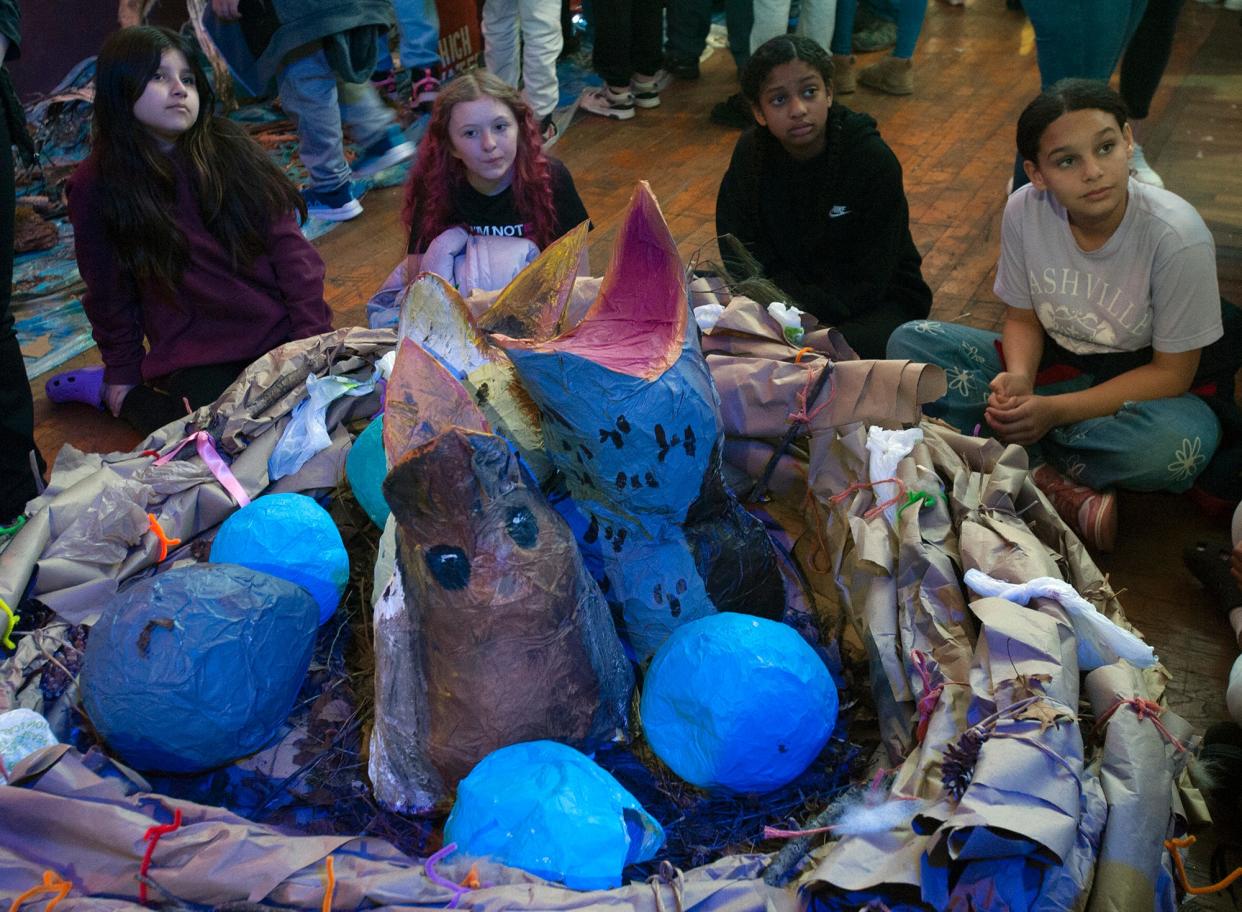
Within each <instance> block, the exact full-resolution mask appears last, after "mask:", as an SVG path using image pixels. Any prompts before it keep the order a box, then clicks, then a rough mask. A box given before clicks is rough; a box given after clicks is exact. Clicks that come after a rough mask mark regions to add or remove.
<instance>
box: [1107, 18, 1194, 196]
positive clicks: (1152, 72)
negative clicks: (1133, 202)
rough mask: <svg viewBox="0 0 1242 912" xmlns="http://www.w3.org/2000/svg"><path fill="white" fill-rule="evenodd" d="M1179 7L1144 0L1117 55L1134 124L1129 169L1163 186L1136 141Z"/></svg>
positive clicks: (1170, 45)
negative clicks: (1135, 24) (1122, 51)
mask: <svg viewBox="0 0 1242 912" xmlns="http://www.w3.org/2000/svg"><path fill="white" fill-rule="evenodd" d="M1181 11H1182V0H1147V9H1146V11H1144V13H1143V18H1142V19H1140V20H1139V24H1138V28H1136V29H1135V30H1134V37H1132V38H1131V39H1130V43H1129V44H1128V45H1127V46H1126V53H1125V56H1124V57H1122V58H1121V99H1122V101H1124V102H1125V103H1126V109H1127V110H1128V111H1129V112H1130V124H1131V126H1132V127H1133V128H1134V152H1133V153H1132V154H1131V156H1130V171H1131V173H1133V174H1134V176H1135V178H1137V179H1138V180H1141V181H1142V182H1143V183H1145V184H1151V185H1152V186H1153V187H1163V186H1164V181H1162V180H1161V179H1160V175H1159V174H1157V173H1156V172H1155V171H1154V170H1152V167H1151V165H1149V164H1147V156H1146V155H1144V154H1143V147H1142V145H1140V141H1141V139H1142V135H1141V134H1142V125H1143V121H1144V120H1146V119H1147V114H1148V112H1149V111H1150V110H1151V100H1152V98H1154V97H1155V95H1156V89H1157V88H1159V87H1160V79H1161V77H1163V76H1164V68H1165V67H1166V66H1168V64H1169V54H1170V53H1171V52H1172V50H1173V34H1174V33H1175V32H1176V31H1177V17H1178V14H1179V13H1181Z"/></svg>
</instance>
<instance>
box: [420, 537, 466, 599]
mask: <svg viewBox="0 0 1242 912" xmlns="http://www.w3.org/2000/svg"><path fill="white" fill-rule="evenodd" d="M427 569H428V570H430V571H431V575H432V576H434V577H435V579H436V582H437V583H439V584H440V585H441V586H442V587H443V588H445V589H450V590H452V589H465V588H466V584H467V583H469V582H470V558H468V557H466V552H465V551H463V550H461V548H450V547H449V546H448V545H436V546H435V547H434V548H431V549H429V550H428V551H427Z"/></svg>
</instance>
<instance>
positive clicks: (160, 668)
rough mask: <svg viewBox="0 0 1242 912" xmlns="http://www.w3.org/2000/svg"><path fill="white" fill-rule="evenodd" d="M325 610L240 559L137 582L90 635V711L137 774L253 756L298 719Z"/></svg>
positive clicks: (86, 695)
mask: <svg viewBox="0 0 1242 912" xmlns="http://www.w3.org/2000/svg"><path fill="white" fill-rule="evenodd" d="M318 614H319V612H318V610H317V608H316V606H315V602H314V599H312V598H311V596H310V594H309V593H308V592H307V591H306V590H305V589H303V588H302V587H301V586H296V585H294V584H293V583H289V582H286V581H285V580H282V579H278V578H276V577H274V576H268V575H267V574H264V573H260V572H258V571H255V570H250V569H247V568H245V567H238V566H235V565H232V564H191V565H189V566H185V567H176V568H174V569H172V570H169V571H168V572H166V573H161V574H159V575H158V576H154V577H150V578H148V579H144V580H140V581H138V582H136V583H134V584H133V585H131V586H129V587H128V588H127V589H125V590H124V591H123V592H122V593H120V594H119V595H118V596H116V597H115V598H113V599H112V601H111V602H109V604H108V605H107V607H106V608H105V610H104V613H103V616H102V617H101V618H100V620H99V623H97V624H96V625H95V626H94V628H93V629H92V631H91V637H90V640H89V641H88V643H87V647H86V664H85V666H84V669H83V672H82V681H81V686H82V702H83V704H84V706H85V708H86V713H87V715H88V716H90V719H91V722H93V723H94V725H95V728H96V730H98V732H99V734H100V735H101V736H102V737H103V739H104V741H105V742H106V743H107V744H108V746H109V747H110V748H112V750H114V751H116V753H117V754H119V755H120V756H121V758H122V759H124V760H125V762H126V763H128V764H130V765H131V766H134V767H136V768H137V769H143V770H161V771H163V772H170V773H190V772H198V771H200V770H205V769H210V768H212V767H215V766H220V765H221V764H224V763H229V762H231V761H233V760H236V759H237V758H238V757H244V756H245V755H247V754H250V753H253V752H254V751H256V750H258V749H259V748H261V747H263V746H264V745H266V744H267V743H268V742H269V741H271V740H272V738H274V737H275V736H276V734H277V732H278V731H279V729H280V727H281V725H283V724H284V721H285V718H286V717H287V716H288V715H289V710H290V709H291V708H292V707H293V700H294V698H295V697H296V696H297V694H298V689H299V688H300V687H301V686H302V679H303V678H304V677H305V676H306V669H307V666H308V664H309V663H310V657H311V651H312V649H313V648H314V644H315V631H316V628H317V623H316V622H317V620H318Z"/></svg>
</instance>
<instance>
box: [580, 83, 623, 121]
mask: <svg viewBox="0 0 1242 912" xmlns="http://www.w3.org/2000/svg"><path fill="white" fill-rule="evenodd" d="M578 107H580V108H582V109H583V110H585V111H590V112H591V113H592V114H598V115H599V116H600V117H611V118H612V119H613V120H630V119H631V118H632V117H633V116H634V93H633V92H629V91H626V92H614V91H613V90H612V88H611V87H609V86H605V87H604V88H602V89H593V88H589V89H586V90H585V91H584V92H583V93H582V100H581V102H579V104H578Z"/></svg>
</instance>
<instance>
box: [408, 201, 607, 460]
mask: <svg viewBox="0 0 1242 912" xmlns="http://www.w3.org/2000/svg"><path fill="white" fill-rule="evenodd" d="M586 228H587V226H586V224H585V223H583V224H582V225H579V226H578V227H577V228H575V229H574V230H573V231H571V232H569V233H568V234H566V235H565V236H564V237H562V238H560V239H559V240H558V241H556V243H554V244H552V245H550V246H549V247H548V249H547V250H545V251H544V252H543V253H542V254H540V256H539V258H538V259H537V260H535V262H533V263H531V264H530V265H529V266H528V267H527V268H526V269H524V270H522V272H521V273H520V274H519V275H518V276H517V278H515V279H514V280H513V281H512V282H510V283H509V284H508V285H507V286H506V287H505V288H504V290H502V291H501V292H500V294H499V295H498V296H497V297H496V299H495V301H493V302H492V304H491V306H490V307H488V309H487V310H485V311H484V312H483V313H481V314H479V315H478V317H477V318H476V317H475V316H474V314H472V313H471V310H470V307H469V305H468V304H467V303H466V301H465V300H464V299H463V298H462V296H461V295H460V294H459V293H458V292H457V289H455V288H454V287H453V286H452V285H450V284H449V283H448V282H447V281H445V280H444V279H443V278H441V277H440V276H438V275H434V274H431V273H425V274H423V275H419V276H417V277H415V279H414V280H413V281H412V282H411V283H410V284H409V286H408V287H407V288H406V290H405V292H404V294H403V295H402V298H401V317H400V322H399V324H398V328H397V336H398V338H400V339H409V340H410V341H412V342H414V343H415V344H417V345H419V346H420V347H422V348H423V349H425V350H426V351H428V352H429V353H431V354H432V355H434V356H435V357H436V359H437V360H439V362H440V363H441V364H443V365H444V366H445V367H446V368H447V369H448V370H449V372H450V373H452V374H453V376H454V377H456V378H457V379H458V380H459V381H461V384H462V385H463V386H464V387H465V388H466V389H467V390H468V391H469V392H470V394H471V396H472V397H473V398H474V402H475V405H477V406H478V408H479V410H480V411H481V412H482V413H483V415H484V416H485V417H486V418H487V420H488V422H489V423H490V424H491V425H492V428H493V429H494V430H495V431H496V433H498V434H502V435H503V436H504V437H505V438H506V439H508V440H509V441H511V442H512V443H513V444H514V445H515V446H516V447H517V448H518V452H520V453H521V454H522V458H523V459H524V460H526V464H527V466H528V467H529V468H530V470H531V472H532V473H533V474H534V476H535V480H536V481H538V482H539V483H540V484H544V483H546V482H547V481H548V480H549V479H550V478H551V476H552V474H553V472H554V469H553V467H552V464H551V462H549V461H548V459H547V457H546V456H545V455H544V452H543V437H542V435H541V434H540V420H539V412H538V410H537V409H536V408H535V405H534V403H533V402H531V399H530V396H528V395H527V393H526V390H525V389H523V387H522V384H521V383H520V382H519V380H518V378H517V376H516V375H515V373H514V370H513V364H512V363H511V362H510V360H509V357H508V356H507V355H506V354H505V352H504V351H503V350H501V349H499V348H497V347H496V346H495V345H493V344H492V343H491V342H490V341H489V340H488V339H487V338H486V336H485V333H487V332H493V331H495V332H503V333H505V334H507V335H509V336H515V337H519V338H524V339H531V340H535V341H543V340H545V339H549V338H551V337H552V336H555V335H556V334H557V333H558V332H560V331H561V330H562V329H563V328H564V327H563V321H564V320H565V318H566V312H567V305H568V303H569V297H570V293H571V291H572V290H573V283H574V271H575V269H576V268H577V265H578V262H579V259H580V257H581V254H582V247H583V244H584V243H585V241H586Z"/></svg>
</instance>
